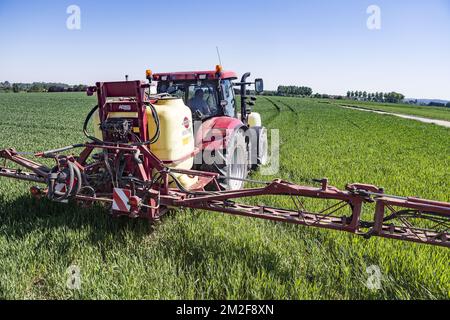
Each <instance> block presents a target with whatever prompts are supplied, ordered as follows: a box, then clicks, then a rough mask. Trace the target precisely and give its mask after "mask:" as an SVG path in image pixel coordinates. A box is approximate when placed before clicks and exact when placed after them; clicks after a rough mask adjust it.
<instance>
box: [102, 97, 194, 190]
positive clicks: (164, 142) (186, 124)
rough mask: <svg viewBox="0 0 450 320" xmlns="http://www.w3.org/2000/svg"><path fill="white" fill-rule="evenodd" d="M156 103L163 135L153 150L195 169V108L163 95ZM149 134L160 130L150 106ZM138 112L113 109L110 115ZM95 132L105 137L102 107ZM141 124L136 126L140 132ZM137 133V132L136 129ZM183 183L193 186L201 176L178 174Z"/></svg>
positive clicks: (166, 159) (169, 162)
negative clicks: (101, 115)
mask: <svg viewBox="0 0 450 320" xmlns="http://www.w3.org/2000/svg"><path fill="white" fill-rule="evenodd" d="M153 106H154V107H155V109H156V113H157V114H158V118H159V127H160V136H159V139H158V141H156V142H155V143H154V144H152V145H150V150H151V151H152V152H153V153H154V154H155V155H156V156H157V157H158V158H159V159H160V160H161V161H163V162H164V163H165V164H166V165H167V166H168V167H169V168H176V169H187V170H189V169H192V167H193V165H194V154H193V153H194V149H195V145H194V132H193V125H192V112H191V109H189V107H187V106H186V105H185V104H184V102H183V100H182V99H180V98H174V97H167V98H161V99H159V100H158V101H157V102H156V103H155V104H153ZM146 112H147V119H148V136H149V137H153V136H154V135H155V133H156V124H155V121H154V119H153V115H152V112H151V109H150V108H149V107H147V110H146ZM137 117H138V114H137V112H110V113H108V118H137ZM93 123H94V134H95V137H96V138H98V139H102V131H101V129H100V117H99V114H98V111H97V112H96V113H95V114H94V117H93ZM136 130H138V128H134V131H135V132H136ZM136 133H137V132H136ZM174 175H175V176H176V177H177V178H178V180H179V181H180V182H181V184H182V185H183V186H184V187H185V188H187V189H189V188H191V187H192V186H193V185H194V184H195V183H197V181H198V178H191V177H188V176H187V175H181V174H174Z"/></svg>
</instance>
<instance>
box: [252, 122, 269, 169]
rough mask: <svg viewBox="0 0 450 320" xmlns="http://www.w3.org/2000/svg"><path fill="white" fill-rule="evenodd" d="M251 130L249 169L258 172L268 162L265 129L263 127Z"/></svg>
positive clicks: (267, 144)
mask: <svg viewBox="0 0 450 320" xmlns="http://www.w3.org/2000/svg"><path fill="white" fill-rule="evenodd" d="M249 130H251V135H250V137H251V139H250V141H251V163H250V164H251V168H252V170H255V171H256V170H258V169H259V168H260V167H261V166H265V165H266V164H267V163H268V162H269V143H268V140H267V129H266V128H264V127H252V128H250V129H249Z"/></svg>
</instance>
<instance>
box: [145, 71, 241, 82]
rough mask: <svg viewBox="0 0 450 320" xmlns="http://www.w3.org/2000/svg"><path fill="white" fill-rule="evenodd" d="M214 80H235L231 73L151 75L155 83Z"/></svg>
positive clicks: (233, 73) (194, 72)
mask: <svg viewBox="0 0 450 320" xmlns="http://www.w3.org/2000/svg"><path fill="white" fill-rule="evenodd" d="M207 79H208V80H214V79H237V75H236V73H235V72H233V71H221V72H217V71H216V70H210V71H186V72H167V73H155V74H153V80H155V81H169V80H171V81H177V80H178V81H182V80H207Z"/></svg>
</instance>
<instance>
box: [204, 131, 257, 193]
mask: <svg viewBox="0 0 450 320" xmlns="http://www.w3.org/2000/svg"><path fill="white" fill-rule="evenodd" d="M248 158H249V157H248V144H247V142H246V137H245V134H244V132H243V130H242V129H239V130H236V131H235V132H234V133H233V135H232V136H231V137H230V140H229V142H228V145H227V148H226V150H225V151H224V152H222V151H216V155H215V157H214V159H216V160H214V161H213V163H212V164H203V165H202V170H204V171H207V172H215V173H218V174H219V175H221V176H222V177H232V178H237V179H226V178H219V180H218V182H219V185H220V187H221V188H222V189H223V190H240V189H242V188H243V186H244V183H245V181H244V179H247V177H248V173H249V170H248Z"/></svg>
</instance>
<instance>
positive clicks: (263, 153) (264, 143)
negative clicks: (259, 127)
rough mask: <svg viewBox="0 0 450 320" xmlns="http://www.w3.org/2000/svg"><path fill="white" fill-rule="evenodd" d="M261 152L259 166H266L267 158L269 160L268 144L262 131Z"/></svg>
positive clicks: (265, 134)
mask: <svg viewBox="0 0 450 320" xmlns="http://www.w3.org/2000/svg"><path fill="white" fill-rule="evenodd" d="M260 148H261V152H260V161H261V165H265V164H267V161H268V158H269V151H268V149H269V143H268V141H267V133H266V132H265V131H264V133H262V134H261V146H260Z"/></svg>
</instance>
